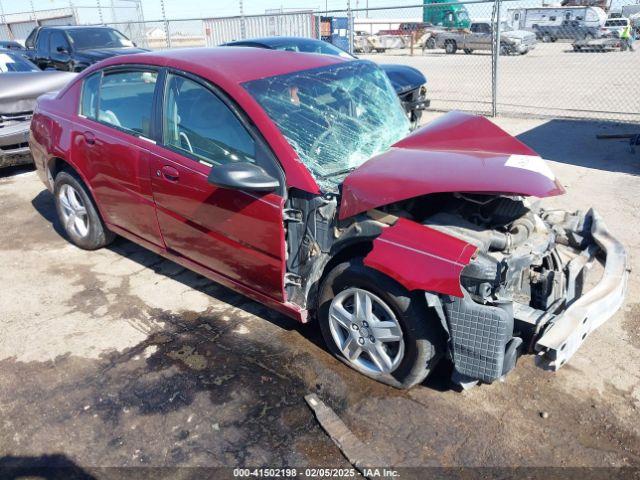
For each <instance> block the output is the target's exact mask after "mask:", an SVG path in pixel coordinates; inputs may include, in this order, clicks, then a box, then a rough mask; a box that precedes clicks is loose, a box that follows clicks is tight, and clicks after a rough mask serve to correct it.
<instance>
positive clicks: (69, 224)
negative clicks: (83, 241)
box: [58, 184, 89, 238]
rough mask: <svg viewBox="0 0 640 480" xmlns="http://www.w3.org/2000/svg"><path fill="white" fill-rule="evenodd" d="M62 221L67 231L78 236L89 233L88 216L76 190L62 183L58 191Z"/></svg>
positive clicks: (84, 235)
mask: <svg viewBox="0 0 640 480" xmlns="http://www.w3.org/2000/svg"><path fill="white" fill-rule="evenodd" d="M58 200H59V202H60V207H61V208H60V210H61V213H62V222H63V223H64V226H65V228H66V229H67V231H68V232H69V233H72V234H75V235H76V236H78V237H81V238H82V237H86V236H87V235H88V234H89V216H88V214H87V208H86V206H85V204H84V201H83V200H82V197H81V196H80V194H79V193H78V191H77V190H76V189H75V188H73V187H72V186H71V185H68V184H64V185H62V187H61V188H60V191H59V193H58Z"/></svg>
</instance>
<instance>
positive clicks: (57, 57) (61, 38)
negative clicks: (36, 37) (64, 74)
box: [49, 30, 71, 71]
mask: <svg viewBox="0 0 640 480" xmlns="http://www.w3.org/2000/svg"><path fill="white" fill-rule="evenodd" d="M70 52H71V47H70V46H69V41H68V40H67V35H66V34H65V33H64V32H63V31H61V30H52V31H51V38H50V39H49V55H50V58H51V66H53V68H55V69H56V70H64V71H66V70H71V68H70V63H71V56H70Z"/></svg>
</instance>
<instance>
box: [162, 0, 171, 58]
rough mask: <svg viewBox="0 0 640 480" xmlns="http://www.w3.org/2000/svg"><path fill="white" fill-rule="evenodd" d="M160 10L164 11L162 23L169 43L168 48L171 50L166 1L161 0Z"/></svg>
mask: <svg viewBox="0 0 640 480" xmlns="http://www.w3.org/2000/svg"><path fill="white" fill-rule="evenodd" d="M160 8H161V10H162V21H163V23H164V37H165V39H166V42H167V44H166V45H167V48H171V33H170V32H169V22H168V21H167V11H166V10H165V8H164V0H160Z"/></svg>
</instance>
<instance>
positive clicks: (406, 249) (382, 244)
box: [364, 218, 477, 297]
mask: <svg viewBox="0 0 640 480" xmlns="http://www.w3.org/2000/svg"><path fill="white" fill-rule="evenodd" d="M476 250H477V247H476V246H475V245H471V244H470V243H467V242H465V241H464V240H461V239H459V238H456V237H453V236H451V235H447V234H446V233H443V232H440V231H438V230H435V229H433V228H430V227H427V226H425V225H421V224H419V223H416V222H412V221H411V220H407V219H405V218H400V219H398V220H397V221H396V222H395V223H394V224H393V225H392V226H390V227H387V228H385V229H384V231H383V232H382V234H381V235H380V236H378V237H377V238H376V239H375V240H374V241H373V249H372V250H371V252H369V254H368V255H367V256H366V257H365V259H364V264H365V265H367V266H369V267H371V268H375V269H376V270H379V271H381V272H382V273H384V274H386V275H388V276H389V277H391V278H393V279H394V280H396V281H397V282H398V283H400V284H401V285H402V286H404V287H405V288H406V289H407V290H425V291H428V292H434V293H439V294H443V295H453V296H456V297H462V290H461V287H460V272H461V271H462V269H463V268H464V267H465V266H466V265H467V264H468V263H469V261H470V260H471V257H472V256H473V255H474V254H475V252H476Z"/></svg>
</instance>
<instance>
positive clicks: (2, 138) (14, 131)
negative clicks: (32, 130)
mask: <svg viewBox="0 0 640 480" xmlns="http://www.w3.org/2000/svg"><path fill="white" fill-rule="evenodd" d="M30 125H31V121H30V120H27V121H24V122H20V123H17V124H14V125H8V126H6V127H2V128H0V168H2V167H9V166H13V165H20V164H24V163H31V162H32V159H31V155H30V152H29V127H30Z"/></svg>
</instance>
